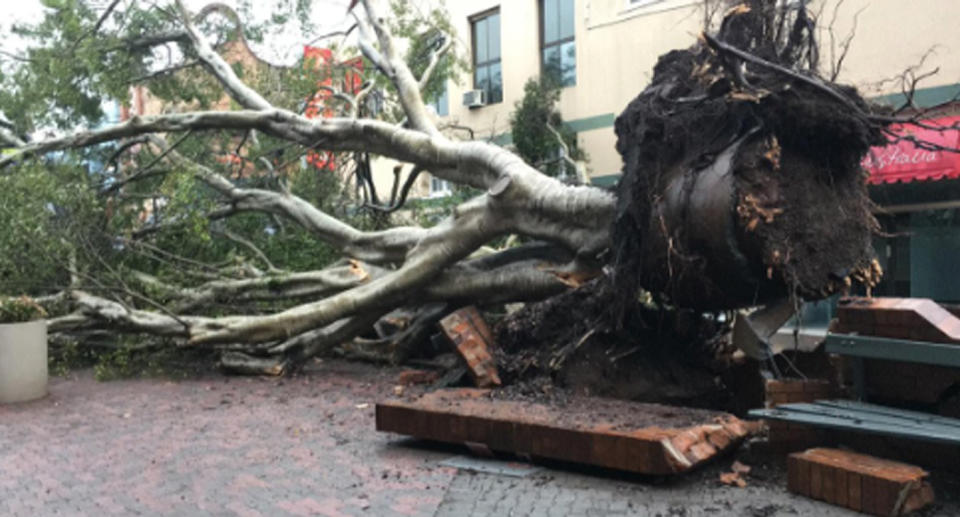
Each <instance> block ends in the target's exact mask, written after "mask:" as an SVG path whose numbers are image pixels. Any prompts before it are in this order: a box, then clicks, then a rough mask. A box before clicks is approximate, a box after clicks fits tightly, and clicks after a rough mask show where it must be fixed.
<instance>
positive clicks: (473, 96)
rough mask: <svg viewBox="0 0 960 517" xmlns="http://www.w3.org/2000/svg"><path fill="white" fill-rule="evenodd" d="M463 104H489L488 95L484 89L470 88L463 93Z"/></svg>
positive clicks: (473, 105)
mask: <svg viewBox="0 0 960 517" xmlns="http://www.w3.org/2000/svg"><path fill="white" fill-rule="evenodd" d="M463 105H464V106H466V107H468V108H479V107H481V106H486V105H487V95H486V92H485V91H483V90H468V91H466V92H464V93H463Z"/></svg>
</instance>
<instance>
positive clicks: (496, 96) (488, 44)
mask: <svg viewBox="0 0 960 517" xmlns="http://www.w3.org/2000/svg"><path fill="white" fill-rule="evenodd" d="M471 25H472V26H473V87H474V89H477V90H483V91H484V92H486V100H487V104H493V103H497V102H501V101H502V100H503V73H502V72H501V70H500V11H499V10H496V11H491V12H490V13H487V14H483V15H481V16H479V17H477V18H474V19H473V21H472V23H471Z"/></svg>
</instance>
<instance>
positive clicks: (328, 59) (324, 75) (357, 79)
mask: <svg viewBox="0 0 960 517" xmlns="http://www.w3.org/2000/svg"><path fill="white" fill-rule="evenodd" d="M303 61H304V66H305V67H307V68H313V69H314V70H318V71H319V72H320V73H321V78H320V80H318V81H317V86H321V88H320V89H318V90H317V91H316V93H314V94H313V96H312V97H310V98H309V99H308V100H307V107H306V109H305V110H304V113H303V114H304V116H306V117H307V118H317V117H324V118H329V117H333V116H334V115H335V113H334V111H333V109H331V107H330V98H331V97H333V93H332V92H331V90H330V89H336V90H339V91H342V92H345V93H348V94H352V95H356V94H357V92H359V91H360V88H361V86H362V85H363V59H362V58H359V57H357V58H353V59H349V60H347V61H344V62H343V63H340V64H339V66H338V65H336V64H335V63H334V62H333V52H331V51H330V49H327V48H317V47H310V46H304V47H303ZM307 162H308V163H310V164H311V165H313V166H314V167H316V168H318V169H327V170H334V169H335V168H336V163H334V161H333V154H332V153H328V152H326V151H309V152H308V153H307Z"/></svg>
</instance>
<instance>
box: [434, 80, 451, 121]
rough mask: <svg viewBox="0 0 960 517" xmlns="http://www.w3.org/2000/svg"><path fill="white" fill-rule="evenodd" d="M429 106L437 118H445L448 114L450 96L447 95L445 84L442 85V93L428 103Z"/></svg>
mask: <svg viewBox="0 0 960 517" xmlns="http://www.w3.org/2000/svg"><path fill="white" fill-rule="evenodd" d="M430 106H433V111H435V112H436V113H437V116H440V117H446V116H447V115H449V114H450V96H449V95H448V93H447V85H446V83H444V85H443V91H441V92H440V94H439V95H437V96H436V98H434V99H433V101H432V102H430Z"/></svg>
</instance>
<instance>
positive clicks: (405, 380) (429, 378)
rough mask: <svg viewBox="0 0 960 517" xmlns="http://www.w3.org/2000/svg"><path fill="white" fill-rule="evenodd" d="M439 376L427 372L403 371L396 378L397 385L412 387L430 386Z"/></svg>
mask: <svg viewBox="0 0 960 517" xmlns="http://www.w3.org/2000/svg"><path fill="white" fill-rule="evenodd" d="M439 377H440V374H439V373H437V372H434V371H429V370H404V371H402V372H400V375H398V376H397V384H400V385H402V386H412V385H414V384H430V383H432V382H434V381H436V380H437V379H438V378H439Z"/></svg>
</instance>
